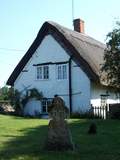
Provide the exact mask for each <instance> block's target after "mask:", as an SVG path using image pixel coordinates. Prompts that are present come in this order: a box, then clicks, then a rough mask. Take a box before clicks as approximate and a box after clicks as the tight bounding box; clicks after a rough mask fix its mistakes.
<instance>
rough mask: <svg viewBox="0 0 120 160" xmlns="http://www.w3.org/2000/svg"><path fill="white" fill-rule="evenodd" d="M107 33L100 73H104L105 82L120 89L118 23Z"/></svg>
mask: <svg viewBox="0 0 120 160" xmlns="http://www.w3.org/2000/svg"><path fill="white" fill-rule="evenodd" d="M116 24H117V26H116V28H115V29H113V31H112V32H109V33H108V35H107V42H106V49H105V54H104V64H103V65H102V69H101V70H102V73H105V77H106V80H107V84H108V85H109V86H113V87H116V88H117V90H119V91H120V23H119V22H117V23H116Z"/></svg>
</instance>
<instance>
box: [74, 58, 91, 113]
mask: <svg viewBox="0 0 120 160" xmlns="http://www.w3.org/2000/svg"><path fill="white" fill-rule="evenodd" d="M72 93H73V100H72V101H73V111H74V112H75V111H86V110H88V109H89V108H90V80H89V78H88V77H87V75H86V74H85V73H84V72H83V71H82V70H81V69H80V67H78V66H77V65H76V64H75V62H73V61H72Z"/></svg>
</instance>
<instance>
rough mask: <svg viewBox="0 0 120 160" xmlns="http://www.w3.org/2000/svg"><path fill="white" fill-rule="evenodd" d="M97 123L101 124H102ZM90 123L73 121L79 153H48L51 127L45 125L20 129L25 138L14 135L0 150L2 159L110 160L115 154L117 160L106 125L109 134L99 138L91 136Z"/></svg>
mask: <svg viewBox="0 0 120 160" xmlns="http://www.w3.org/2000/svg"><path fill="white" fill-rule="evenodd" d="M97 122H98V123H100V125H101V121H100V122H99V121H97ZM90 123H91V121H90V120H85V119H83V120H69V126H70V130H71V132H72V137H73V141H74V142H75V144H76V150H75V151H66V152H62V153H61V152H48V151H45V150H44V149H43V147H44V143H45V138H46V135H47V126H43V125H42V126H39V127H33V128H28V129H24V130H20V132H21V133H22V135H23V136H16V137H12V136H11V137H12V139H10V140H9V141H8V142H6V143H5V144H4V148H3V150H1V151H0V160H10V159H11V160H13V159H14V160H16V159H18V160H24V159H25V160H56V159H57V160H68V159H69V160H79V159H81V160H96V159H98V160H99V159H103V160H108V159H110V158H111V155H113V159H114V158H115V157H114V154H113V153H112V154H111V151H112V149H113V143H111V142H110V139H109V137H108V134H107V133H108V132H107V129H106V126H105V129H106V130H105V132H104V133H106V134H103V133H102V132H100V133H99V134H97V135H95V136H90V135H88V133H87V132H88V127H89V124H90ZM102 125H103V123H102ZM11 135H12V133H11ZM6 136H7V135H6ZM107 137H108V138H107ZM106 144H109V145H106ZM110 145H112V146H111V150H110V148H109V150H110V151H107V150H108V149H107V148H108V146H110ZM100 146H101V147H100ZM115 149H116V148H115ZM103 151H104V152H103ZM105 151H107V152H108V153H107V155H106V153H105ZM114 151H115V150H114ZM99 153H102V154H100V155H99V157H100V158H98V154H99ZM115 154H116V153H115ZM116 155H118V154H116ZM119 158H120V157H119Z"/></svg>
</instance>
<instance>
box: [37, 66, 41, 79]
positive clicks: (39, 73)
mask: <svg viewBox="0 0 120 160" xmlns="http://www.w3.org/2000/svg"><path fill="white" fill-rule="evenodd" d="M37 79H42V67H37Z"/></svg>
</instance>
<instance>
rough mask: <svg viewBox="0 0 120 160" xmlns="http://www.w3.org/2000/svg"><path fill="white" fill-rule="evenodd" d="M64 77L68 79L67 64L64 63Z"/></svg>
mask: <svg viewBox="0 0 120 160" xmlns="http://www.w3.org/2000/svg"><path fill="white" fill-rule="evenodd" d="M63 79H67V66H66V65H63Z"/></svg>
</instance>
